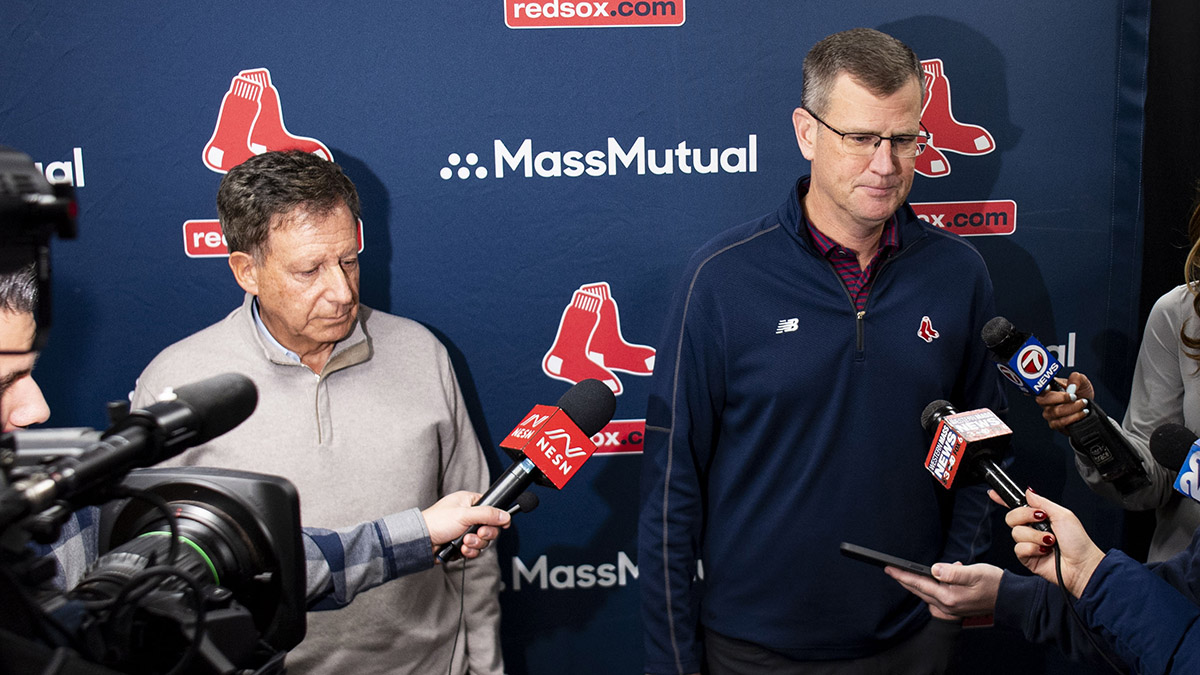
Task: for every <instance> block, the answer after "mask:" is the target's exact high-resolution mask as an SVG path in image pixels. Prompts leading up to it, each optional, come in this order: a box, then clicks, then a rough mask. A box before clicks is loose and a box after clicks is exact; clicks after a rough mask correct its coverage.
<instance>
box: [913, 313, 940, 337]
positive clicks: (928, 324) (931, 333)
mask: <svg viewBox="0 0 1200 675" xmlns="http://www.w3.org/2000/svg"><path fill="white" fill-rule="evenodd" d="M941 336H942V334H941V333H939V332H937V331H936V330H934V328H933V322H932V321H930V320H929V317H927V316H923V317H921V327H920V328H918V329H917V337H919V338H921V339H922V340H924V341H926V342H933V341H934V340H935V339H937V338H939V337H941Z"/></svg>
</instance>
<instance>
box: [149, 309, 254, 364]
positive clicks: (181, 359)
mask: <svg viewBox="0 0 1200 675" xmlns="http://www.w3.org/2000/svg"><path fill="white" fill-rule="evenodd" d="M239 309H240V308H239ZM239 309H235V310H233V311H232V312H230V313H229V314H228V315H227V316H225V318H223V319H221V320H220V321H217V322H216V323H213V324H210V325H209V326H207V327H205V328H202V329H200V330H198V331H196V332H195V333H192V334H191V335H188V336H187V337H185V338H183V339H181V340H178V341H177V342H174V343H172V344H171V345H169V346H167V347H166V348H165V349H163V350H162V351H160V352H159V353H158V355H157V356H155V357H154V358H153V359H152V360H151V361H150V363H149V364H148V365H147V366H146V368H145V369H144V370H143V371H142V377H146V376H151V377H153V376H155V375H156V374H160V373H171V374H174V373H175V372H177V371H178V370H180V369H182V370H184V371H195V370H197V367H198V366H199V365H200V364H203V363H205V362H209V361H226V360H228V358H229V356H230V354H232V353H236V352H237V351H238V350H239V348H240V349H241V350H244V349H245V345H240V344H239V340H238V339H237V331H238V328H239V326H238V322H239V320H240V319H241V317H239Z"/></svg>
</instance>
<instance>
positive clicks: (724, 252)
mask: <svg viewBox="0 0 1200 675" xmlns="http://www.w3.org/2000/svg"><path fill="white" fill-rule="evenodd" d="M774 216H775V214H773V213H772V214H767V215H764V216H761V217H759V218H755V219H753V220H749V221H746V222H744V223H740V224H738V225H735V226H733V227H730V228H726V229H724V230H722V231H720V232H718V233H717V234H716V235H714V236H713V237H712V238H711V239H709V240H708V241H706V242H705V243H704V244H703V245H702V246H700V248H698V249H696V251H695V252H694V253H692V255H691V257H690V258H689V259H688V264H687V271H688V274H689V275H691V274H693V273H694V272H696V271H697V270H699V269H700V268H703V267H705V266H707V265H709V264H711V263H713V262H714V261H718V260H719V261H721V262H722V263H726V264H738V263H740V262H741V261H743V260H749V261H761V260H762V256H763V255H764V253H767V252H770V251H778V250H779V249H780V245H779V241H778V240H776V236H777V235H780V234H783V235H784V236H786V233H785V232H784V228H785V227H786V225H785V224H784V223H782V222H780V220H779V219H778V218H775V217H774Z"/></svg>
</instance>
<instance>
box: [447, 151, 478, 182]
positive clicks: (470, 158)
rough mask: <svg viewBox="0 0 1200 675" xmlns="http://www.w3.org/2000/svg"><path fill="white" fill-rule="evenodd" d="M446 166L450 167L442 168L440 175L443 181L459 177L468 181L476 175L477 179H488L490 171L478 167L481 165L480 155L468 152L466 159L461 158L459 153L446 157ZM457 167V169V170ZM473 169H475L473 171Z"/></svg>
mask: <svg viewBox="0 0 1200 675" xmlns="http://www.w3.org/2000/svg"><path fill="white" fill-rule="evenodd" d="M446 164H448V165H449V166H444V167H442V171H441V173H440V175H441V177H442V180H450V179H451V178H454V177H455V176H458V177H459V179H461V180H466V179H468V178H470V177H471V174H472V173H474V174H475V177H476V178H487V175H488V171H487V169H486V168H485V167H482V166H476V165H477V164H479V155H477V154H475V153H473V152H468V153H467V156H466V157H462V156H460V155H459V154H458V153H457V152H452V153H450V155H449V156H448V157H446ZM455 167H457V168H455ZM471 167H475V169H474V171H472V169H471Z"/></svg>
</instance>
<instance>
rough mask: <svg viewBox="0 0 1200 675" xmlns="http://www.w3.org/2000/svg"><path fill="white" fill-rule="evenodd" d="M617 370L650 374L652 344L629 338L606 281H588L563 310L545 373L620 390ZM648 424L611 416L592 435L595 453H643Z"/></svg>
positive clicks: (640, 420) (553, 376)
mask: <svg viewBox="0 0 1200 675" xmlns="http://www.w3.org/2000/svg"><path fill="white" fill-rule="evenodd" d="M614 371H619V372H622V373H628V374H630V375H643V376H644V375H649V374H651V373H652V372H654V348H653V347H648V346H646V345H635V344H631V343H629V342H627V341H626V340H625V337H624V336H623V335H622V334H621V313H620V311H619V310H618V309H617V301H616V300H615V299H614V298H613V296H612V289H611V287H610V286H609V285H608V282H607V281H598V282H596V283H591V284H584V285H582V286H580V287H579V290H577V291H575V293H574V294H573V295H572V296H571V302H570V303H569V304H568V305H567V307H566V309H564V310H563V313H562V318H561V319H559V322H558V333H557V334H556V335H555V336H554V344H552V345H551V346H550V349H549V351H547V352H546V355H545V356H544V357H542V372H544V373H546V375H548V376H550V377H552V378H554V379H556V380H563V381H564V382H570V383H571V384H576V383H578V382H579V381H581V380H586V379H588V378H595V379H597V380H600V381H601V382H603V383H604V384H607V385H608V386H609V388H610V389H612V390H613V393H614V394H617V395H620V393H621V391H622V389H623V387H622V386H621V380H620V378H618V377H617V374H616V372H614ZM645 429H646V420H645V419H624V420H612V421H611V422H609V423H608V425H607V426H605V427H604V428H603V429H601V430H600V431H599V432H598V433H597V434H596V435H594V436H592V443H595V444H596V454H598V455H605V454H628V453H640V452H641V451H642V438H643V436H644V435H645Z"/></svg>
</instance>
